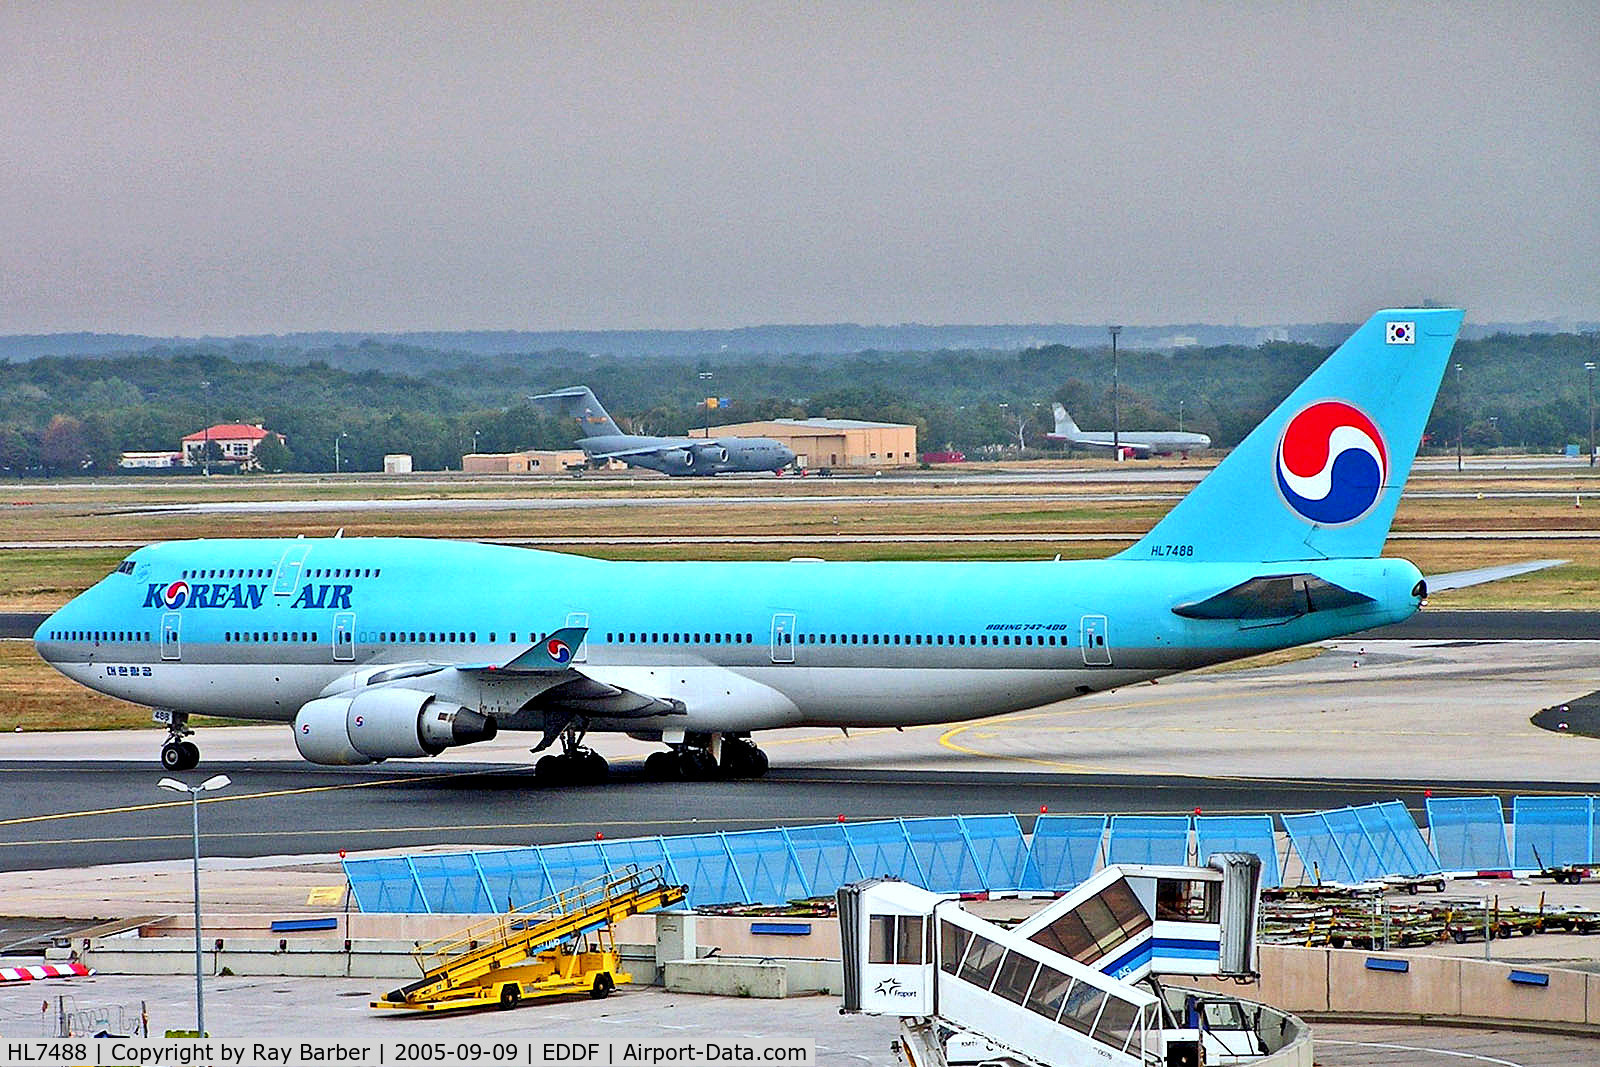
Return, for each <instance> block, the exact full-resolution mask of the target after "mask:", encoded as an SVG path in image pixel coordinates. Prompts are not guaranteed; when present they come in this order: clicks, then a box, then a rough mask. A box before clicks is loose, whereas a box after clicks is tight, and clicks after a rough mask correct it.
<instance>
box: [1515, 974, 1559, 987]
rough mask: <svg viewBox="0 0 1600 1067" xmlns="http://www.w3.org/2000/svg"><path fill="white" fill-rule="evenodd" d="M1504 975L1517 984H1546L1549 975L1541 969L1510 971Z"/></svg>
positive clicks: (1548, 980) (1547, 983)
mask: <svg viewBox="0 0 1600 1067" xmlns="http://www.w3.org/2000/svg"><path fill="white" fill-rule="evenodd" d="M1506 977H1507V978H1509V979H1510V980H1511V981H1513V982H1515V983H1517V984H1518V985H1537V986H1547V985H1549V984H1550V976H1549V975H1548V974H1546V973H1545V972H1543V971H1512V972H1511V973H1510V974H1508V975H1506Z"/></svg>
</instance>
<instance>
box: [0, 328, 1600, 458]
mask: <svg viewBox="0 0 1600 1067" xmlns="http://www.w3.org/2000/svg"><path fill="white" fill-rule="evenodd" d="M358 347H359V352H358V353H357V354H358V355H359V357H360V360H361V361H362V362H363V363H365V364H368V366H366V367H365V368H364V369H349V368H348V367H347V366H340V365H339V364H348V363H349V362H350V357H351V355H352V354H351V353H350V352H347V351H342V350H335V349H330V350H327V351H325V352H324V351H310V352H307V353H305V355H307V356H308V357H310V358H309V359H308V360H307V361H305V362H300V363H289V362H285V361H283V360H281V359H273V360H268V359H263V358H261V353H260V352H259V351H255V350H252V349H250V348H249V347H248V346H237V345H235V346H205V345H196V346H190V347H185V348H174V349H169V350H160V351H154V352H148V353H143V354H138V355H127V356H121V357H112V358H105V357H96V358H88V357H49V358H41V359H35V360H31V361H27V362H21V363H9V364H0V471H3V472H5V473H8V474H11V475H25V474H43V473H48V474H71V473H83V472H89V473H104V472H108V471H114V470H116V468H117V460H118V457H119V456H120V454H121V453H122V452H124V451H156V450H171V451H177V450H178V447H179V441H180V440H181V439H182V438H183V436H184V435H186V434H189V433H192V432H195V431H197V430H199V429H201V428H202V427H204V426H206V425H209V424H215V423H225V422H243V423H260V424H262V425H264V426H266V427H267V428H268V429H270V430H273V431H276V432H277V433H279V434H282V435H283V438H284V444H285V448H284V449H283V450H282V451H281V452H276V454H272V455H270V457H269V458H270V459H271V463H269V464H268V465H269V466H270V467H273V468H282V469H288V470H301V471H312V472H315V471H331V470H332V469H333V466H334V453H335V441H336V440H337V441H338V452H339V458H340V465H341V468H342V469H345V470H380V469H382V460H383V456H384V455H385V454H386V453H390V452H406V453H410V454H411V455H412V456H413V457H414V459H415V463H416V466H417V468H418V469H449V468H456V467H459V466H460V463H461V456H462V455H463V454H465V453H467V452H470V451H472V450H473V449H474V447H476V449H477V450H479V451H485V452H503V451H514V450H518V449H525V448H569V447H572V444H573V441H574V439H575V436H576V434H575V432H574V430H573V428H572V427H571V426H570V425H569V424H567V423H564V422H562V421H560V420H557V419H553V418H550V417H548V416H546V415H544V414H543V413H542V412H541V411H540V410H539V409H538V408H537V407H535V406H534V405H532V404H530V403H529V402H528V399H527V398H528V397H529V396H530V395H532V394H535V393H538V392H544V391H548V390H550V389H555V388H560V387H563V386H568V385H578V384H585V385H589V386H590V387H591V388H593V389H594V391H595V392H596V394H597V395H598V396H599V397H600V400H601V402H602V403H604V404H605V405H606V407H607V409H608V410H609V411H610V412H611V414H612V415H613V416H614V417H616V418H617V420H618V421H619V422H621V423H622V424H623V425H624V426H625V427H627V428H629V429H631V430H633V431H634V432H640V433H655V434H683V433H686V432H687V431H688V430H689V429H690V428H691V427H697V426H701V425H705V424H709V425H711V426H717V425H723V424H727V423H731V422H744V421H751V420H758V419H770V418H806V417H818V416H821V417H828V418H856V419H869V420H874V421H884V422H903V423H911V424H913V425H915V426H916V427H917V431H918V442H919V447H920V448H921V449H923V450H944V449H955V450H959V451H963V452H966V453H967V454H969V455H972V456H984V455H1005V454H1016V452H1017V450H1018V448H1019V445H1020V446H1023V447H1026V448H1028V449H1033V448H1035V447H1037V446H1038V445H1040V444H1041V443H1042V442H1043V434H1044V433H1045V432H1047V431H1048V430H1049V429H1050V428H1051V425H1052V420H1051V414H1050V404H1051V402H1052V401H1057V400H1058V401H1060V402H1061V403H1063V404H1064V405H1065V406H1066V407H1067V408H1068V410H1070V411H1071V412H1072V414H1073V416H1074V417H1075V418H1076V420H1077V421H1078V423H1079V425H1080V426H1082V427H1084V428H1085V429H1106V428H1109V427H1110V425H1111V420H1112V405H1111V389H1110V384H1111V379H1112V358H1111V353H1110V351H1109V350H1108V349H1083V348H1070V347H1065V346H1060V345H1050V346H1045V347H1040V348H1030V349H1025V350H1022V351H1019V352H1018V351H1013V352H995V351H959V352H957V351H940V352H911V353H907V352H894V353H887V352H873V351H867V352H859V353H855V354H853V355H822V356H814V357H806V358H791V357H782V358H779V357H749V356H743V357H729V356H725V355H710V356H701V357H693V358H680V357H631V358H617V357H594V356H589V355H585V354H583V353H578V352H570V351H554V352H540V353H529V354H526V355H520V356H492V357H483V356H468V355H461V354H451V353H441V352H439V351H436V350H430V349H420V348H416V347H415V346H407V345H398V344H394V345H380V344H377V343H375V342H373V343H367V344H363V345H361V346H358ZM1328 351H1329V349H1327V348H1324V347H1321V346H1317V345H1307V344H1289V343H1273V344H1267V345H1263V346H1260V347H1246V346H1219V347H1213V348H1190V349H1185V350H1180V351H1177V352H1138V351H1123V352H1122V353H1120V357H1119V367H1118V369H1119V376H1120V380H1121V397H1120V399H1121V405H1120V406H1121V415H1122V426H1123V427H1124V428H1125V429H1152V430H1162V429H1176V428H1178V424H1179V421H1180V419H1181V421H1182V424H1183V428H1184V429H1186V430H1194V431H1199V432H1202V433H1207V434H1210V435H1211V437H1212V439H1213V440H1214V441H1215V442H1216V443H1217V444H1218V445H1219V446H1221V447H1228V446H1231V445H1233V444H1235V443H1237V442H1238V441H1239V440H1240V439H1241V438H1242V437H1243V436H1244V435H1245V434H1246V433H1248V432H1249V430H1250V429H1251V428H1253V427H1254V426H1255V425H1256V423H1257V422H1259V421H1260V420H1261V418H1262V417H1263V416H1264V415H1265V414H1266V413H1267V412H1268V411H1269V410H1270V409H1271V408H1272V407H1273V406H1274V405H1275V404H1276V403H1277V402H1278V401H1279V400H1280V399H1282V397H1283V396H1285V395H1286V394H1287V393H1288V392H1289V391H1290V390H1291V389H1292V388H1294V386H1295V385H1297V384H1298V383H1299V382H1300V381H1301V380H1302V379H1303V378H1304V377H1305V376H1306V375H1307V374H1309V373H1310V372H1311V370H1312V369H1313V368H1314V367H1315V366H1316V365H1317V364H1318V363H1319V362H1320V361H1321V360H1322V359H1323V358H1324V357H1325V356H1326V355H1327V353H1328ZM1597 356H1600V352H1597V350H1596V347H1595V342H1594V339H1593V338H1591V337H1585V336H1577V335H1572V334H1545V335H1519V336H1512V335H1501V336H1496V337H1490V338H1485V339H1483V340H1477V341H1462V342H1460V343H1458V344H1457V346H1456V350H1455V352H1454V354H1453V357H1452V361H1451V362H1452V367H1451V369H1450V370H1447V372H1446V376H1445V380H1444V383H1443V386H1442V388H1441V389H1440V393H1439V397H1438V400H1437V402H1436V404H1435V406H1434V410H1433V413H1432V416H1431V418H1430V420H1429V424H1428V432H1429V434H1430V439H1431V441H1432V442H1433V445H1434V446H1436V447H1444V446H1446V445H1448V446H1449V447H1452V448H1453V447H1454V443H1455V440H1456V436H1457V433H1458V428H1459V431H1460V433H1461V436H1462V437H1463V439H1464V442H1465V446H1466V447H1467V448H1468V449H1488V448H1496V447H1523V448H1530V449H1556V448H1560V447H1562V446H1565V445H1569V444H1577V443H1580V442H1583V441H1585V440H1586V439H1587V435H1588V426H1589V391H1588V390H1589V384H1590V383H1589V381H1588V374H1587V373H1586V372H1585V370H1584V363H1585V361H1593V360H1595V359H1596V358H1597ZM372 364H376V365H378V366H381V367H382V369H378V366H373V365H372ZM1456 364H1459V365H1460V367H1461V370H1460V372H1459V374H1458V372H1457V371H1456V370H1455V369H1454V365H1456ZM707 396H716V397H718V398H727V399H728V400H729V401H730V403H729V404H727V405H726V406H719V407H718V408H716V409H715V410H710V411H708V410H707V409H706V407H705V406H704V399H705V398H706V397H707ZM274 451H275V450H272V449H269V453H271V452H274Z"/></svg>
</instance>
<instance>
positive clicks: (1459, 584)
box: [1427, 559, 1567, 593]
mask: <svg viewBox="0 0 1600 1067" xmlns="http://www.w3.org/2000/svg"><path fill="white" fill-rule="evenodd" d="M1566 562H1567V560H1564V559H1534V560H1528V561H1526V562H1523V563H1505V564H1501V565H1500V566H1498V567H1479V568H1477V569H1476V570H1470V571H1451V572H1450V573H1449V574H1431V575H1429V576H1428V579H1427V580H1428V592H1430V593H1442V592H1444V591H1445V590H1446V589H1465V588H1467V587H1468V586H1473V585H1482V584H1483V583H1485V582H1498V581H1499V580H1500V579H1502V578H1515V577H1517V576H1518V575H1520V574H1532V573H1533V572H1534V571H1542V570H1546V569H1548V568H1550V567H1559V566H1561V565H1562V564H1563V563H1566Z"/></svg>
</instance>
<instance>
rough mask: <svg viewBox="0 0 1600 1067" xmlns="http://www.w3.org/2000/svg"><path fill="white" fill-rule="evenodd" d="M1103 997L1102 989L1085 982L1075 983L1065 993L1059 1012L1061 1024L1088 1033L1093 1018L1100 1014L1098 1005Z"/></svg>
mask: <svg viewBox="0 0 1600 1067" xmlns="http://www.w3.org/2000/svg"><path fill="white" fill-rule="evenodd" d="M1105 999H1106V995H1105V993H1104V992H1103V991H1101V990H1099V989H1096V988H1095V987H1094V986H1092V985H1089V984H1088V983H1086V982H1079V983H1077V984H1076V985H1074V986H1073V987H1072V991H1071V992H1069V993H1068V994H1067V1001H1066V1005H1065V1008H1064V1009H1063V1010H1062V1012H1061V1019H1060V1022H1061V1024H1062V1025H1063V1026H1070V1027H1072V1029H1074V1030H1076V1031H1078V1033H1080V1034H1087V1033H1089V1032H1090V1031H1091V1030H1093V1029H1094V1021H1095V1018H1096V1016H1098V1015H1099V1014H1100V1006H1101V1005H1102V1004H1104V1003H1105Z"/></svg>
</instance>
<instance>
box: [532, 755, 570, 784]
mask: <svg viewBox="0 0 1600 1067" xmlns="http://www.w3.org/2000/svg"><path fill="white" fill-rule="evenodd" d="M533 776H534V778H536V779H538V781H539V784H541V785H566V784H567V767H566V764H565V763H563V762H562V759H561V757H560V756H541V757H540V758H539V762H538V763H535V764H534V765H533Z"/></svg>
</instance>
